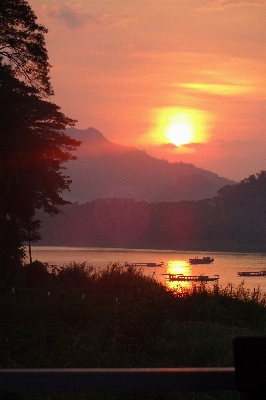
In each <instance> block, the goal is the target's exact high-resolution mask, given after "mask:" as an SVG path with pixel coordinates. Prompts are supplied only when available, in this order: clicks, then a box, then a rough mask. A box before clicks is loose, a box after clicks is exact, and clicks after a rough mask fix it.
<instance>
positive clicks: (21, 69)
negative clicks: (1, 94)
mask: <svg viewBox="0 0 266 400" xmlns="http://www.w3.org/2000/svg"><path fill="white" fill-rule="evenodd" d="M36 20H37V17H36V15H35V14H34V12H33V11H32V9H31V7H30V6H29V4H28V3H27V1H25V0H1V2H0V56H2V63H7V64H9V65H10V66H11V68H12V70H13V71H14V73H15V75H16V76H17V77H19V78H23V79H24V80H25V82H26V83H27V84H28V85H30V86H32V87H35V88H36V89H37V91H38V94H39V95H45V96H49V95H52V94H53V90H52V88H51V84H50V78H49V70H50V64H49V62H48V53H47V50H46V47H45V39H44V34H45V33H47V29H46V28H45V27H43V26H42V25H39V24H37V22H36Z"/></svg>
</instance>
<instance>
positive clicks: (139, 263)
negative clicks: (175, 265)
mask: <svg viewBox="0 0 266 400" xmlns="http://www.w3.org/2000/svg"><path fill="white" fill-rule="evenodd" d="M163 265H164V262H163V261H162V262H161V263H155V262H153V263H151V262H150V263H142V262H136V263H129V262H125V267H162V266H163Z"/></svg>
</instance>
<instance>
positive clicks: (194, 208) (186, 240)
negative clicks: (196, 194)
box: [38, 171, 266, 252]
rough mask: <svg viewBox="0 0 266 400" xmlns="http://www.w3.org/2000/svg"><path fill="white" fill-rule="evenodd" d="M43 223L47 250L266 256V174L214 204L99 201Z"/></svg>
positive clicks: (220, 195) (230, 188) (227, 190)
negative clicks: (119, 249)
mask: <svg viewBox="0 0 266 400" xmlns="http://www.w3.org/2000/svg"><path fill="white" fill-rule="evenodd" d="M40 218H41V220H42V221H43V223H42V229H41V235H42V237H43V239H42V240H41V241H40V242H39V243H38V244H41V245H54V246H89V247H124V248H152V249H174V250H208V251H209V250H213V251H215V250H216V251H244V252H266V171H261V172H260V173H258V174H256V175H251V176H250V177H248V178H246V179H244V180H243V181H241V182H240V183H239V184H235V185H226V186H224V187H223V188H221V189H220V190H219V191H218V192H217V196H216V197H214V198H211V199H205V200H200V201H180V202H161V203H152V204H150V203H147V202H144V201H142V202H136V201H134V200H133V199H116V198H111V199H99V200H94V201H92V202H89V203H86V204H78V203H74V204H70V205H67V206H64V208H63V209H62V213H61V214H59V215H57V216H56V217H54V218H52V217H50V216H45V215H41V217H40Z"/></svg>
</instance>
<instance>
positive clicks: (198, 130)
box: [143, 107, 212, 152]
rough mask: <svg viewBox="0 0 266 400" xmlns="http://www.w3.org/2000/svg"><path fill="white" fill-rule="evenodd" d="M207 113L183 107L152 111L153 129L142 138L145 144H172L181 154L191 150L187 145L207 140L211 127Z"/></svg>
mask: <svg viewBox="0 0 266 400" xmlns="http://www.w3.org/2000/svg"><path fill="white" fill-rule="evenodd" d="M211 119H212V118H211V116H210V114H209V113H208V112H206V111H203V110H197V109H190V108H185V107H164V108H157V109H154V110H153V112H152V115H151V120H152V121H153V123H154V127H153V128H152V129H151V130H150V131H149V132H148V133H147V135H146V136H145V137H144V138H143V139H144V140H143V141H145V142H146V143H147V142H150V143H153V144H158V145H160V144H170V143H171V144H172V145H174V146H176V147H177V148H179V149H180V151H183V152H188V151H189V152H190V151H193V149H192V148H191V147H189V146H186V145H188V144H190V143H191V144H192V143H205V142H207V141H208V140H209V131H210V127H211V125H212V121H211Z"/></svg>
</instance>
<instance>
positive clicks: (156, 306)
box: [0, 262, 266, 400]
mask: <svg viewBox="0 0 266 400" xmlns="http://www.w3.org/2000/svg"><path fill="white" fill-rule="evenodd" d="M14 288H15V293H12V290H9V289H10V288H9V289H7V288H6V289H5V290H3V291H2V293H1V294H0V341H1V344H2V346H1V351H0V367H2V368H80V367H84V368H98V367H102V368H104V367H122V368H127V367H228V366H233V364H234V363H233V353H232V341H233V339H234V338H235V337H236V336H253V335H254V336H255V335H260V336H264V335H265V328H266V301H265V296H264V295H263V294H262V293H261V292H260V291H259V290H257V291H249V290H246V289H245V287H244V285H243V284H241V285H239V286H238V287H236V288H233V287H232V285H228V286H227V287H225V288H221V287H219V286H218V285H217V284H215V285H214V286H213V287H209V286H208V287H207V285H205V284H199V285H197V284H195V285H193V287H192V289H191V290H189V291H188V290H183V291H176V292H175V291H170V290H168V289H167V288H166V287H165V286H164V285H162V284H161V283H159V282H157V281H156V280H155V279H153V278H152V277H147V276H145V275H144V274H143V273H142V272H141V271H139V270H138V271H136V270H135V269H133V268H125V267H123V266H121V265H117V264H115V265H112V264H109V265H108V266H107V267H106V269H104V270H103V271H97V270H96V269H95V268H94V267H92V266H87V265H86V264H85V263H83V264H75V263H73V264H71V265H68V266H66V267H64V268H61V269H54V270H52V269H51V268H50V267H49V266H48V265H47V264H42V263H40V262H35V263H33V265H26V266H24V267H23V268H21V270H20V272H19V274H18V276H17V277H15V278H14ZM0 398H1V399H2V398H4V397H3V395H2V397H1V396H0ZM8 398H10V399H13V398H14V399H30V400H34V399H41V400H42V399H50V400H52V399H60V400H61V399H62V400H63V399H96V400H98V399H99V400H101V399H119V400H120V399H126V400H127V399H129V400H131V399H157V400H159V399H180V400H189V399H224V398H226V399H239V395H238V393H228V392H227V393H226V394H225V393H222V392H221V393H219V392H215V393H199V394H195V393H150V392H149V393H145V392H143V393H121V394H119V393H80V394H64V393H63V394H62V393H37V394H36V393H31V394H30V393H26V394H25V393H24V394H23V393H20V394H10V395H9V397H8Z"/></svg>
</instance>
